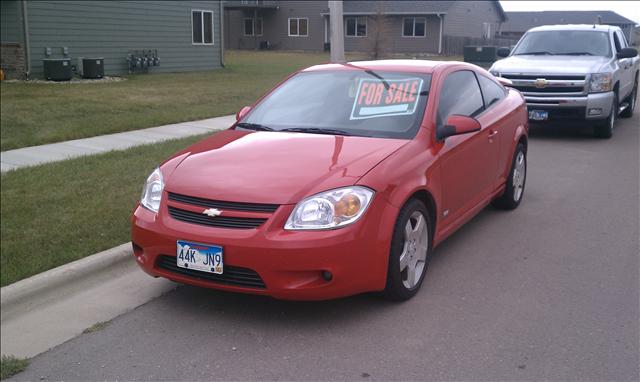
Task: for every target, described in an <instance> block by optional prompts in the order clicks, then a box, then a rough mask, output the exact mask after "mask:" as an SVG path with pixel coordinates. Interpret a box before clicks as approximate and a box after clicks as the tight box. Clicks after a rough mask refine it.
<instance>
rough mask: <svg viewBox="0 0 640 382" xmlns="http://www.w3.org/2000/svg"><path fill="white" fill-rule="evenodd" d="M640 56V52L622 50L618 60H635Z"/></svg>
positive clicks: (627, 49)
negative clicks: (639, 53)
mask: <svg viewBox="0 0 640 382" xmlns="http://www.w3.org/2000/svg"><path fill="white" fill-rule="evenodd" d="M637 55H638V51H637V50H635V49H634V48H622V49H621V50H620V51H619V52H618V58H633V57H635V56H637Z"/></svg>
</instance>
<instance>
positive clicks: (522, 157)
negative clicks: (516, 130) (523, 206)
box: [491, 143, 527, 210]
mask: <svg viewBox="0 0 640 382" xmlns="http://www.w3.org/2000/svg"><path fill="white" fill-rule="evenodd" d="M526 181H527V150H526V149H525V146H524V144H522V143H518V145H517V146H516V151H515V154H514V155H513V159H512V160H511V170H510V171H509V176H507V184H506V187H505V190H504V193H503V194H502V195H501V196H500V197H498V198H497V199H494V200H493V202H492V203H491V204H493V206H494V207H496V208H499V209H502V210H514V209H516V208H518V206H519V205H520V202H522V198H523V197H524V186H525V184H526Z"/></svg>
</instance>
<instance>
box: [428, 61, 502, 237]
mask: <svg viewBox="0 0 640 382" xmlns="http://www.w3.org/2000/svg"><path fill="white" fill-rule="evenodd" d="M483 111H484V101H483V99H482V93H481V91H480V86H479V84H478V80H477V79H476V76H475V74H474V72H473V71H470V70H459V71H456V72H453V73H451V74H449V75H448V76H447V77H446V78H445V79H444V82H443V86H442V87H441V92H440V97H439V103H438V111H437V116H436V129H441V128H443V127H444V126H445V124H446V121H447V118H448V117H449V116H451V115H464V116H468V117H472V118H475V117H476V116H478V115H479V114H480V113H482V112H483ZM496 139H497V136H496V132H495V131H493V130H491V129H490V128H488V127H487V126H481V130H480V131H477V132H474V133H469V134H463V135H457V136H451V137H448V138H446V140H445V141H444V142H442V143H441V145H442V147H441V149H440V152H439V154H438V155H439V162H440V171H441V179H442V190H441V193H442V201H443V205H442V211H443V215H444V220H443V223H444V225H448V224H451V223H454V222H455V221H456V220H457V219H458V218H459V217H462V216H463V215H464V214H465V213H466V212H468V211H469V210H471V209H472V208H473V207H474V206H476V205H477V204H478V203H479V202H481V201H482V200H483V199H485V198H486V196H487V195H488V194H489V192H490V189H491V188H492V183H493V181H494V180H495V176H496V173H497V166H498V149H499V145H498V143H497V142H496Z"/></svg>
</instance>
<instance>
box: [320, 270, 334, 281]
mask: <svg viewBox="0 0 640 382" xmlns="http://www.w3.org/2000/svg"><path fill="white" fill-rule="evenodd" d="M322 278H323V279H324V280H325V281H331V279H333V275H332V274H331V272H329V271H322Z"/></svg>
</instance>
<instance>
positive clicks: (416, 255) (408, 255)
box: [383, 199, 432, 301]
mask: <svg viewBox="0 0 640 382" xmlns="http://www.w3.org/2000/svg"><path fill="white" fill-rule="evenodd" d="M431 232H432V230H431V220H430V219H429V212H428V210H427V208H426V207H425V205H424V203H422V202H421V201H419V200H417V199H411V200H410V201H409V202H407V204H405V206H404V207H402V209H401V210H400V214H399V216H398V220H397V221H396V224H395V226H394V229H393V237H392V239H391V251H390V253H389V266H388V268H387V284H386V287H385V289H384V291H383V296H384V297H385V298H386V299H388V300H392V301H405V300H408V299H410V298H411V297H413V296H415V295H416V293H418V290H419V289H420V286H421V285H422V282H423V281H424V277H425V274H426V272H427V267H428V266H429V259H430V257H431V256H430V255H431Z"/></svg>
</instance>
